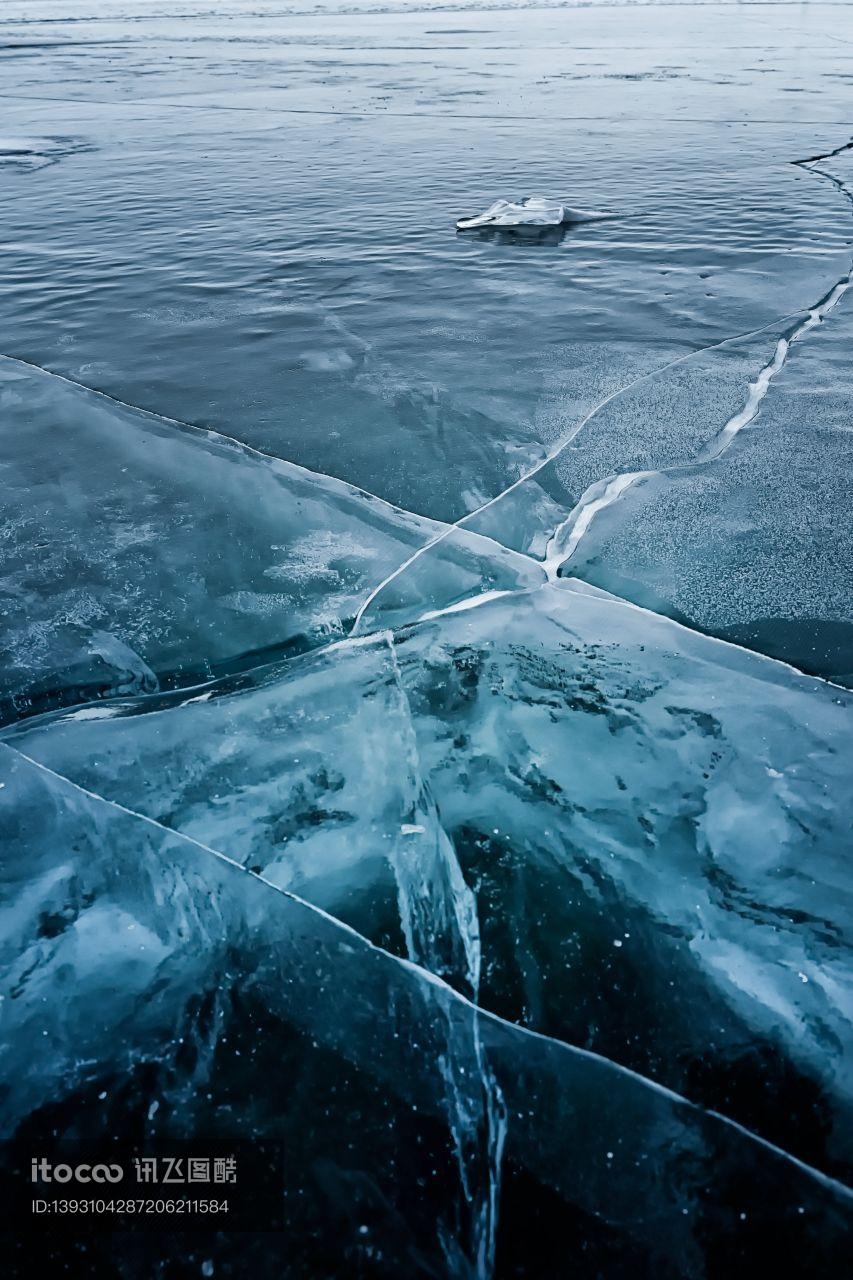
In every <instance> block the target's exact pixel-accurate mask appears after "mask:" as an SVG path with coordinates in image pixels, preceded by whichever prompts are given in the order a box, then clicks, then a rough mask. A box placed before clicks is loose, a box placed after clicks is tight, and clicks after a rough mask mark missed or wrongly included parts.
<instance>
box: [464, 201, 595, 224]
mask: <svg viewBox="0 0 853 1280" xmlns="http://www.w3.org/2000/svg"><path fill="white" fill-rule="evenodd" d="M606 217H608V215H607V214H606V213H601V212H599V211H598V210H595V209H575V208H572V207H571V205H567V204H561V203H560V202H559V201H557V200H549V199H547V198H546V197H543V196H526V197H525V198H524V199H523V200H518V201H512V200H496V201H495V203H494V204H491V205H489V207H488V209H486V210H485V211H484V212H483V213H480V214H477V215H476V217H473V218H460V219H459V221H458V222H457V223H456V229H457V231H471V230H474V229H475V228H476V227H559V226H562V225H564V224H566V223H572V222H591V221H593V220H594V219H596V218H606Z"/></svg>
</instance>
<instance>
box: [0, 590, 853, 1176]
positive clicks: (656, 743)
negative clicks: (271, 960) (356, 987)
mask: <svg viewBox="0 0 853 1280" xmlns="http://www.w3.org/2000/svg"><path fill="white" fill-rule="evenodd" d="M389 646H390V641H389V639H388V637H386V636H378V637H376V638H375V639H373V640H372V641H371V640H368V641H360V642H357V643H355V644H345V645H342V646H338V647H337V648H336V649H335V650H333V651H328V652H327V653H325V654H322V655H317V656H306V657H305V658H302V659H298V660H296V661H295V662H290V663H286V664H283V665H281V666H279V667H278V668H275V669H271V670H270V672H269V674H268V675H267V676H265V677H264V678H263V679H262V680H260V681H259V682H258V683H257V684H253V685H251V686H250V687H248V688H245V689H242V690H241V689H239V688H237V689H232V688H229V687H228V686H227V685H226V686H225V687H224V688H223V687H221V686H213V687H211V689H210V690H209V691H208V693H207V694H206V695H205V697H206V699H207V700H206V701H192V702H189V703H183V704H182V703H181V702H180V701H179V700H178V699H177V697H176V695H172V696H171V699H170V700H169V702H168V703H167V704H166V705H164V706H163V708H162V709H157V705H156V704H155V703H152V700H151V699H145V700H141V701H138V702H136V703H131V704H128V705H126V706H118V707H114V708H112V709H111V711H110V712H109V713H108V716H107V718H105V719H92V718H91V717H89V716H87V715H85V713H84V714H82V715H78V714H75V713H72V714H71V715H70V716H61V717H60V718H59V719H58V720H56V719H53V720H47V721H46V722H44V723H42V724H39V723H36V722H33V723H32V724H31V725H30V726H29V727H28V726H26V725H24V726H22V727H21V728H20V729H18V730H11V731H9V736H8V737H7V740H8V741H9V742H11V743H12V744H13V745H15V746H17V747H18V748H19V749H20V750H21V751H23V752H24V753H26V754H27V755H31V756H33V757H34V758H36V759H38V760H39V761H41V762H42V763H44V764H46V765H48V766H49V767H50V768H52V769H55V770H57V771H58V772H59V773H61V774H66V775H68V776H69V777H71V778H73V779H74V781H76V782H79V783H80V784H81V785H82V786H85V787H87V788H89V789H91V790H94V791H97V792H98V793H100V794H103V795H106V796H107V797H108V798H109V799H111V800H115V801H117V802H118V803H121V804H124V805H127V806H128V807H129V808H131V809H134V810H137V811H139V812H142V813H144V814H146V815H147V816H149V817H151V818H154V819H156V820H157V821H159V822H162V823H164V824H165V825H167V826H170V827H174V828H176V829H178V830H180V831H182V832H184V833H185V834H187V835H190V836H192V837H194V838H196V839H198V840H200V841H201V842H203V843H204V844H209V845H211V846H213V847H214V848H217V849H219V850H221V851H222V852H225V853H227V854H228V855H229V856H230V857H232V858H235V859H236V860H238V861H240V862H241V863H243V864H244V865H247V866H250V867H252V868H253V869H254V870H256V871H259V872H262V873H263V874H264V875H265V876H266V877H268V878H270V879H271V880H272V881H273V882H274V883H277V884H280V885H282V886H285V887H288V888H292V889H295V890H296V891H297V892H299V893H301V894H304V895H307V896H309V897H310V898H311V900H312V901H316V902H317V903H318V904H319V905H321V906H323V907H325V908H327V909H329V910H331V911H333V912H334V913H335V914H340V915H341V916H342V917H343V918H344V919H347V920H349V921H350V922H352V923H354V924H355V925H356V926H357V927H359V928H360V929H361V930H363V931H364V932H367V933H368V934H370V936H372V937H373V938H374V939H375V940H376V941H384V940H385V939H386V938H388V937H390V938H392V939H393V937H394V936H395V933H396V935H397V936H399V934H400V933H401V932H402V933H404V934H406V938H407V941H408V952H409V954H411V955H412V956H413V958H418V959H421V960H425V961H426V963H427V967H429V968H433V969H435V968H438V969H439V970H440V971H441V972H442V973H444V974H446V975H447V976H449V977H450V979H451V980H452V981H456V982H457V983H459V982H460V980H461V981H462V989H464V990H467V989H470V987H471V986H472V985H476V983H473V984H472V982H471V978H470V974H471V970H472V965H471V956H472V955H474V954H475V952H476V953H477V955H478V956H479V949H481V950H482V956H481V959H478V960H477V964H478V965H479V967H480V969H481V975H482V981H481V986H480V1000H481V1003H483V1004H484V1005H485V1006H486V1007H489V1008H493V1009H495V1010H496V1011H498V1012H500V1013H502V1014H504V1015H506V1016H507V1017H510V1018H512V1019H513V1020H517V1021H520V1022H522V1023H524V1024H525V1025H527V1026H530V1027H532V1028H534V1029H536V1030H539V1031H543V1032H545V1033H547V1034H548V1035H552V1036H557V1037H559V1038H560V1039H565V1040H568V1041H570V1042H572V1043H574V1044H578V1045H582V1046H584V1047H587V1048H594V1049H597V1050H600V1051H601V1052H603V1053H605V1054H606V1055H607V1056H608V1057H612V1058H614V1059H615V1060H616V1061H620V1062H623V1063H625V1064H626V1065H628V1066H631V1067H634V1068H636V1069H637V1070H640V1071H642V1072H643V1073H644V1074H646V1075H649V1076H651V1077H652V1078H654V1079H656V1080H658V1081H660V1082H661V1083H663V1084H666V1085H669V1086H671V1087H673V1088H675V1089H677V1090H678V1091H679V1092H683V1093H685V1094H687V1095H688V1096H695V1097H696V1099H697V1100H701V1101H703V1102H705V1103H706V1104H707V1105H710V1106H713V1107H714V1108H715V1109H718V1110H721V1111H724V1112H726V1113H732V1114H734V1115H735V1116H736V1117H737V1118H738V1119H740V1120H742V1121H743V1122H744V1123H746V1124H748V1125H749V1126H750V1127H751V1128H753V1129H755V1130H757V1131H758V1132H763V1133H764V1134H765V1135H766V1136H767V1137H769V1138H770V1139H771V1140H774V1141H780V1142H784V1144H785V1145H786V1146H788V1147H789V1149H795V1150H796V1151H797V1153H798V1154H801V1155H802V1156H803V1157H804V1158H807V1159H809V1160H811V1161H813V1162H815V1163H818V1164H820V1165H823V1166H824V1167H827V1168H830V1169H832V1168H844V1167H845V1166H847V1167H849V1165H850V1163H851V1162H853V1132H851V1125H850V1117H851V1114H853V1075H852V1074H851V1056H853V1043H851V1040H853V1037H851V1034H850V1014H851V1004H853V993H851V988H850V977H849V974H850V951H849V948H850V945H851V925H853V920H851V911H850V902H849V898H848V897H846V896H845V892H844V886H845V882H846V876H847V844H846V841H847V836H846V832H847V831H848V830H849V826H850V822H851V815H853V807H851V799H850V794H849V787H848V785H847V770H848V763H849V759H850V754H851V749H853V730H852V729H851V720H850V709H849V706H848V705H847V703H848V699H847V698H846V697H840V696H839V695H838V694H837V692H834V691H832V690H830V689H828V688H827V687H826V686H824V685H822V684H821V683H820V682H818V681H814V680H810V679H807V678H805V677H800V676H797V675H794V674H792V673H790V672H789V671H788V670H787V669H786V668H784V667H780V666H778V665H777V664H775V663H773V662H770V661H768V660H766V659H761V658H758V657H755V656H753V655H750V654H748V653H746V652H744V651H741V650H737V649H732V648H730V647H728V646H725V645H723V644H721V643H720V642H717V641H713V640H709V639H705V638H703V637H701V636H697V635H695V634H693V633H690V632H687V631H685V630H683V629H682V628H680V627H678V626H677V625H676V624H674V623H671V622H668V621H666V620H664V619H658V618H656V617H654V616H653V615H649V614H646V613H644V612H642V611H640V610H638V609H636V608H633V607H632V606H630V605H626V604H623V603H621V602H619V601H615V600H613V599H609V598H600V597H599V596H598V595H596V594H595V593H594V592H593V593H590V589H586V590H584V589H583V588H581V587H579V588H577V589H575V588H573V587H571V586H563V585H560V586H553V587H546V588H542V589H539V590H537V591H534V592H529V593H526V594H522V595H520V596H511V597H505V598H500V599H495V600H493V601H491V602H486V603H483V604H481V605H479V606H478V607H474V608H471V609H468V610H462V611H458V612H450V613H445V614H443V615H442V616H440V617H438V618H437V619H436V620H435V621H433V622H425V623H422V624H420V625H419V626H417V627H415V628H412V629H411V630H407V631H404V632H402V633H401V634H400V635H399V636H398V638H397V640H396V643H395V645H394V649H393V650H392V649H391V648H390V647H389ZM398 659H399V672H400V674H399V676H398V673H397V665H396V663H397V660H398ZM404 690H405V692H404ZM433 797H434V801H433ZM460 865H461V873H460V870H459V867H460ZM463 876H464V879H463ZM392 877H396V881H397V885H398V898H397V901H398V904H399V905H398V915H397V918H396V920H395V919H394V918H393V912H392V910H391V908H389V905H388V904H389V902H390V903H391V904H393V901H394V898H393V894H392V889H391V886H392V884H393V879H392ZM466 885H469V886H471V887H472V888H473V889H474V892H475V895H476V900H477V914H474V912H473V910H472V906H471V904H470V903H469V901H468V890H467V888H466ZM477 915H478V916H479V922H480V923H479V926H477V923H476V921H477ZM407 922H409V923H407ZM413 930H414V933H415V934H416V935H417V937H419V938H421V939H422V940H427V939H429V940H430V941H429V942H427V941H421V942H420V943H418V942H414V943H413V942H412V936H413V933H412V931H413ZM398 949H399V944H398ZM436 961H438V963H436Z"/></svg>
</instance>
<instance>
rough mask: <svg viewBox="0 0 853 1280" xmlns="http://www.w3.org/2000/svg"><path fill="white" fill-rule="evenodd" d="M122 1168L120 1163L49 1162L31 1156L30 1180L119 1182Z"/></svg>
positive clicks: (122, 1171)
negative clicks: (72, 1163) (73, 1163)
mask: <svg viewBox="0 0 853 1280" xmlns="http://www.w3.org/2000/svg"><path fill="white" fill-rule="evenodd" d="M123 1177H124V1170H123V1169H122V1167H121V1165H120V1164H75V1165H71V1164H51V1162H50V1161H49V1160H45V1159H37V1158H35V1157H34V1158H33V1159H32V1161H31V1162H30V1182H72V1181H73V1182H121V1180H122V1178H123Z"/></svg>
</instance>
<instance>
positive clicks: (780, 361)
mask: <svg viewBox="0 0 853 1280" xmlns="http://www.w3.org/2000/svg"><path fill="white" fill-rule="evenodd" d="M850 150H853V140H851V141H850V142H846V143H844V144H843V145H842V146H839V147H836V148H835V150H833V151H828V152H826V153H825V154H824V155H817V156H812V157H810V158H809V159H807V160H792V161H791V164H793V165H795V166H796V167H797V168H799V169H803V170H804V172H806V173H811V174H818V175H820V177H822V178H826V179H827V180H828V181H829V182H831V183H832V184H833V186H834V187H836V188H837V190H838V191H840V192H841V194H842V195H843V196H844V197H845V199H847V200H849V201H850V203H851V205H853V188H851V187H850V186H848V185H847V184H846V183H844V182H842V181H841V180H840V179H838V178H836V177H835V176H834V175H833V174H831V173H828V172H826V170H824V169H820V168H818V167H817V162H818V161H820V160H828V159H831V158H832V157H833V156H837V155H841V154H842V153H843V152H845V151H850ZM851 287H853V262H851V264H850V268H849V270H848V271H847V272H846V274H845V275H843V276H841V277H840V278H839V279H838V280H837V281H836V282H835V284H834V285H833V286H832V288H831V289H829V290H828V292H827V293H825V294H824V295H823V297H821V298H820V299H819V300H818V301H817V302H816V303H815V304H814V306H812V307H810V308H809V309H808V311H807V313H806V316H805V318H804V319H802V320H800V321H799V322H798V323H797V324H795V325H793V326H792V327H790V328H789V329H788V330H787V332H786V333H783V334H782V336H781V337H780V338H779V340H778V342H777V343H776V347H775V350H774V352H773V355H772V357H771V358H770V360H769V361H768V362H767V363H766V364H765V365H764V367H763V368H762V369H761V370H760V371H759V373H758V376H757V377H756V379H755V381H754V382H751V383H750V384H749V389H748V393H747V398H746V402H745V403H744V405H743V407H742V408H741V409H739V410H738V412H737V413H736V414H734V415H733V416H732V417H731V418H730V419H729V420H728V422H727V423H726V424H725V425H724V426H723V427H722V429H721V430H720V431H718V432H717V434H716V435H715V436H714V437H713V439H711V440H710V441H709V442H708V444H707V445H705V447H704V448H703V449H701V450H700V451H699V453H698V454H697V455H696V457H695V458H692V459H690V460H689V461H687V462H680V463H674V464H673V465H672V466H670V467H661V468H659V469H658V470H655V471H627V472H620V473H617V474H615V475H611V476H607V477H606V478H605V479H603V480H596V481H595V483H594V484H591V485H590V486H589V487H588V488H587V489H586V491H585V492H584V493H583V494H582V495H581V498H580V500H579V501H578V502H577V503H576V505H575V506H574V508H573V509H572V511H571V512H570V513H569V515H568V516H567V518H566V519H565V520H564V521H563V523H562V524H560V525H558V527H557V528H556V529H555V530H554V532H553V533H552V535H551V537H550V538H549V540H548V545H547V548H546V551H545V569H546V573H547V574H548V578H549V580H552V581H553V579H554V578H556V577H558V576H559V574H560V573H561V571H562V569H563V568H564V567H565V566H566V564H567V563H568V562H569V561H570V560H571V558H572V556H573V555H574V554H575V552H576V551H577V549H578V547H579V546H580V544H581V542H582V541H583V539H584V538H585V537H586V535H587V533H588V532H589V529H590V526H591V525H592V523H593V521H594V520H595V518H596V516H597V515H598V514H599V513H600V512H601V511H604V510H606V509H607V508H608V507H611V506H613V504H614V503H616V502H618V501H619V499H620V498H621V497H622V495H623V494H624V493H626V492H627V491H628V490H629V489H632V488H634V487H635V486H636V485H638V484H640V483H642V482H643V481H645V480H648V479H650V478H651V477H653V476H660V475H673V474H675V473H677V472H679V471H683V470H685V469H687V468H689V467H694V466H696V465H697V464H703V463H708V462H714V461H716V459H717V458H719V457H721V456H722V455H723V454H724V453H725V452H726V450H727V449H728V448H729V447H730V445H731V444H732V442H733V440H734V439H735V437H736V436H737V435H738V434H739V433H740V432H741V431H742V430H743V429H744V427H747V426H749V424H750V423H751V422H753V421H754V420H755V418H756V417H757V415H758V412H759V410H760V408H761V403H762V401H763V400H764V398H765V396H766V395H767V393H768V391H769V390H770V384H771V383H772V381H773V379H774V378H776V377H777V375H778V374H779V373H781V371H782V369H783V368H784V367H785V365H786V363H787V361H788V357H789V355H790V353H791V348H792V346H793V344H794V343H795V342H799V341H801V340H802V339H803V338H804V337H805V336H806V334H808V333H809V332H810V331H811V330H812V329H814V328H816V327H817V326H818V325H819V324H821V323H822V322H823V320H824V319H825V317H826V316H827V315H828V314H829V313H830V311H832V310H833V308H834V307H835V306H837V304H838V303H839V302H840V301H841V299H842V298H843V297H844V294H845V293H847V291H848V289H850V288H851Z"/></svg>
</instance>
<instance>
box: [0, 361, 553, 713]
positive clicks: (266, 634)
mask: <svg viewBox="0 0 853 1280" xmlns="http://www.w3.org/2000/svg"><path fill="white" fill-rule="evenodd" d="M0 462H1V463H2V466H3V471H4V477H5V483H6V501H5V503H4V510H3V515H2V518H0V534H2V536H0V621H2V632H3V638H2V641H1V642H0V713H1V715H2V718H5V719H10V718H14V717H15V716H17V715H20V714H25V713H28V712H30V711H32V710H37V709H39V708H43V707H50V706H56V705H63V704H65V705H67V704H68V703H73V702H76V701H81V700H83V699H91V698H94V697H98V696H102V695H104V694H112V693H119V694H122V693H145V692H151V691H153V690H154V689H156V688H157V687H158V683H159V685H160V686H161V687H163V686H165V687H169V686H172V685H186V684H190V683H193V682H194V681H196V680H199V679H204V678H206V677H209V676H210V675H211V674H212V673H213V672H217V671H226V670H229V669H235V668H237V669H239V667H240V666H241V665H248V664H250V663H252V662H257V661H259V660H260V659H261V657H262V655H263V654H264V653H267V654H274V653H276V652H278V653H286V652H292V651H299V650H301V649H305V648H310V647H311V646H313V645H316V644H318V643H321V642H325V641H328V640H330V639H334V638H335V637H339V636H341V635H342V634H344V632H345V631H346V629H347V628H348V625H349V623H350V622H351V620H352V618H353V617H354V615H355V613H356V611H357V609H358V607H359V604H360V602H361V601H362V600H363V599H364V598H365V597H366V596H367V595H368V594H369V592H370V590H371V589H372V588H373V587H374V586H375V585H376V584H377V583H378V582H379V581H381V580H382V578H384V577H385V576H386V575H387V574H388V573H390V572H391V571H392V570H393V569H395V568H396V567H397V566H398V565H399V564H400V563H401V562H402V561H403V560H405V559H406V558H407V556H409V555H410V554H411V552H412V551H413V550H415V549H417V548H418V547H420V546H422V545H423V544H424V543H426V542H427V541H430V540H431V539H434V538H435V537H436V536H437V534H438V533H439V532H440V531H441V530H442V528H443V526H442V525H440V524H436V522H434V521H431V520H427V519H424V518H423V517H421V516H417V515H414V514H411V513H408V512H404V511H400V510H398V509H397V508H395V507H392V506H390V505H389V504H388V503H385V502H383V501H381V500H379V499H377V498H374V497H372V496H371V495H369V494H366V493H363V492H361V491H360V490H358V489H354V488H352V487H351V486H349V485H347V484H345V483H343V482H342V481H340V480H336V479H334V478H333V477H327V476H319V475H315V474H313V473H311V472H306V471H305V470H303V469H302V468H300V467H297V466H294V465H291V464H289V463H287V462H283V461H280V460H278V459H275V458H270V457H267V456H266V455H263V454H258V453H256V452H253V451H252V450H250V449H247V448H246V447H244V446H242V445H239V444H236V443H235V442H233V441H230V440H228V439H225V438H223V437H222V436H219V435H217V434H216V433H213V432H206V431H204V430H196V429H193V428H190V427H186V426H184V425H182V424H180V423H177V422H171V421H166V420H163V419H159V418H157V417H154V416H152V415H149V414H145V413H143V412H141V411H138V410H135V409H132V408H128V407H126V406H124V405H121V404H117V403H116V402H115V401H113V400H110V399H108V398H107V397H104V396H99V395H97V394H95V393H93V392H88V391H86V390H84V389H83V388H80V387H76V386H74V385H72V384H69V383H68V382H66V381H64V380H63V379H61V378H58V377H54V376H52V375H50V374H47V373H45V372H42V371H41V370H37V369H34V368H32V367H29V366H26V365H23V364H21V363H20V362H18V361H12V360H6V359H0ZM440 556H441V566H442V567H441V571H440V572H439V573H438V574H437V575H436V576H435V577H434V578H433V579H432V580H431V582H430V583H429V584H428V587H427V600H426V602H425V603H424V607H425V608H429V607H434V606H435V605H436V604H441V603H444V602H445V601H447V600H452V599H454V598H456V597H457V596H458V595H460V594H461V595H464V594H467V593H470V592H472V591H476V590H478V589H487V588H488V587H491V586H494V585H495V584H496V583H500V584H501V585H503V586H513V585H516V584H517V583H518V581H519V579H521V580H524V581H526V580H527V579H528V578H529V575H530V573H531V572H532V573H534V574H535V573H537V572H538V571H537V570H536V569H535V566H530V565H529V564H528V562H526V561H525V560H523V559H522V558H521V557H518V556H515V555H513V553H511V552H507V551H506V550H504V549H503V548H502V547H499V546H496V545H494V544H492V543H490V542H488V541H486V540H483V539H481V538H478V537H477V535H473V534H464V533H463V534H461V535H458V536H456V537H454V539H453V540H451V541H448V542H447V545H446V546H444V547H442V548H441V551H440ZM483 584H485V586H484V585H483Z"/></svg>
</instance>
